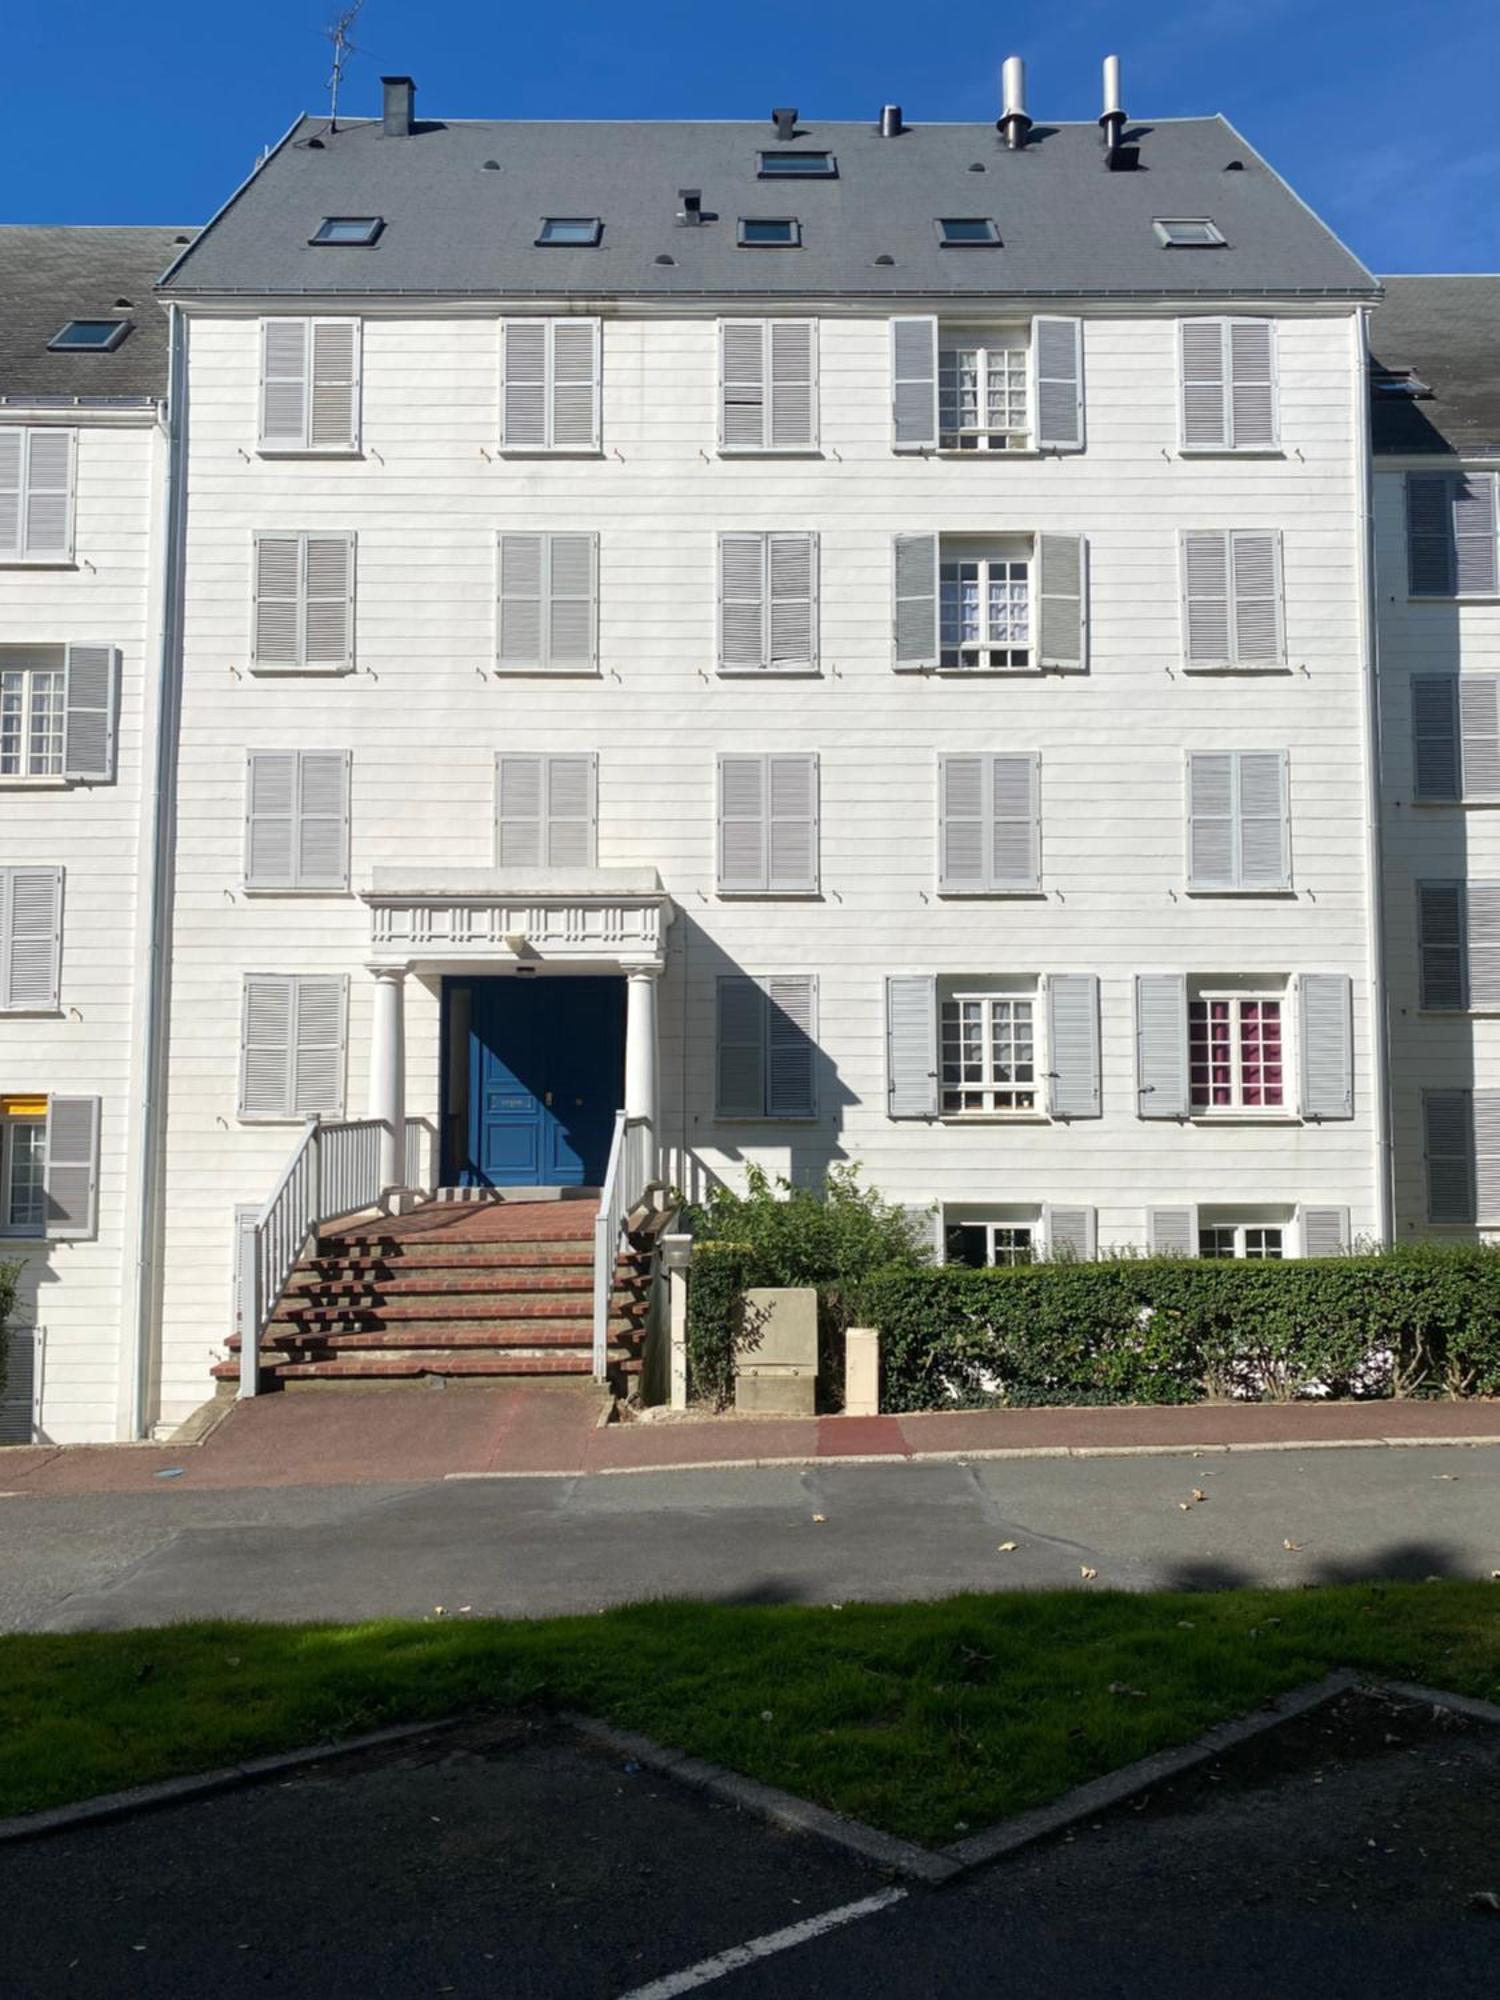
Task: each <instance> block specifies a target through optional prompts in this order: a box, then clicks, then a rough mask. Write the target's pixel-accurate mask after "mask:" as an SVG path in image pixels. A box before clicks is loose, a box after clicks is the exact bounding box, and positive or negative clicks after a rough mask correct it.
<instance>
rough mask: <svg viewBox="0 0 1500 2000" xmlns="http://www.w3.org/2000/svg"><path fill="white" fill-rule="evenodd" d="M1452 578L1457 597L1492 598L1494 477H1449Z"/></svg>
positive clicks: (1490, 474)
mask: <svg viewBox="0 0 1500 2000" xmlns="http://www.w3.org/2000/svg"><path fill="white" fill-rule="evenodd" d="M1450 490H1451V492H1452V496H1453V576H1454V582H1455V585H1456V587H1457V592H1458V595H1459V596H1460V597H1493V596H1494V595H1495V590H1496V576H1495V475H1494V473H1493V472H1456V473H1454V474H1453V475H1452V480H1451V488H1450Z"/></svg>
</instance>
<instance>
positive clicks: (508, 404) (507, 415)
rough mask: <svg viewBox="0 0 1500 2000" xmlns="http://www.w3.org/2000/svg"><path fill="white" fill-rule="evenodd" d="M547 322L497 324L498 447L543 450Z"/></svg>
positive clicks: (505, 322)
mask: <svg viewBox="0 0 1500 2000" xmlns="http://www.w3.org/2000/svg"><path fill="white" fill-rule="evenodd" d="M547 346H548V341H547V322H546V320H544V319H508V320H504V321H502V322H501V327H500V376H501V383H500V448H501V450H502V451H545V450H546V449H547V403H548V391H547Z"/></svg>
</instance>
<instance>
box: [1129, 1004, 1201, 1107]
mask: <svg viewBox="0 0 1500 2000" xmlns="http://www.w3.org/2000/svg"><path fill="white" fill-rule="evenodd" d="M1135 1051H1136V1056H1135V1074H1136V1093H1137V1103H1138V1106H1139V1110H1140V1115H1141V1117H1142V1118H1186V1117H1187V1115H1188V1109H1189V1100H1188V1034H1187V978H1186V975H1185V974H1183V973H1181V972H1142V973H1138V974H1137V975H1136V982H1135Z"/></svg>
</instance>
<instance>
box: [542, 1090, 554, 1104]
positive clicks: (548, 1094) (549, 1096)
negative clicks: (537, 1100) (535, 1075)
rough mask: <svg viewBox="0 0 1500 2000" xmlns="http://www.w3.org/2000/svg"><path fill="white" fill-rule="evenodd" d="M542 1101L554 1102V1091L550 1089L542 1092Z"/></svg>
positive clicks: (545, 1102) (546, 1102) (544, 1102)
mask: <svg viewBox="0 0 1500 2000" xmlns="http://www.w3.org/2000/svg"><path fill="white" fill-rule="evenodd" d="M542 1102H543V1104H550V1103H551V1102H552V1092H551V1091H550V1090H544V1091H543V1092H542Z"/></svg>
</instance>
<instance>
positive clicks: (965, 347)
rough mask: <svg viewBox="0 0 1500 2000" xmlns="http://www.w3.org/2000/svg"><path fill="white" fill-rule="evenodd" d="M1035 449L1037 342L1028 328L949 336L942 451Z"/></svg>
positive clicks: (943, 356) (941, 374) (941, 354)
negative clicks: (1033, 373) (1034, 353)
mask: <svg viewBox="0 0 1500 2000" xmlns="http://www.w3.org/2000/svg"><path fill="white" fill-rule="evenodd" d="M1030 446H1031V340H1030V336H1029V334H1028V332H1027V330H1026V329H1025V328H1024V327H1010V328H1004V329H1000V328H997V329H995V330H994V331H992V332H988V333H975V334H972V335H964V334H957V333H955V334H944V335H943V336H942V339H941V345H940V346H939V348H938V449H939V450H940V451H1026V450H1029V449H1030Z"/></svg>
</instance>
